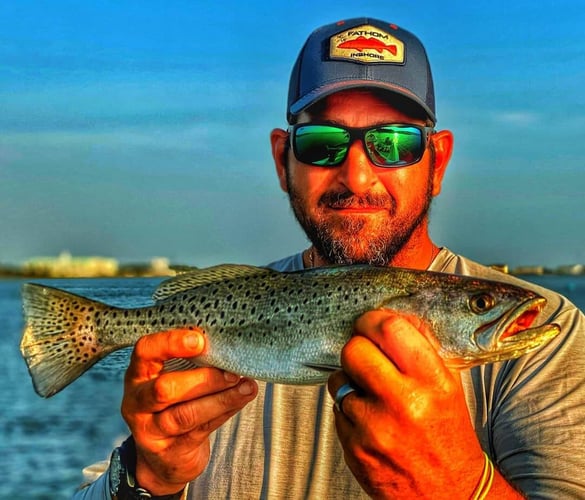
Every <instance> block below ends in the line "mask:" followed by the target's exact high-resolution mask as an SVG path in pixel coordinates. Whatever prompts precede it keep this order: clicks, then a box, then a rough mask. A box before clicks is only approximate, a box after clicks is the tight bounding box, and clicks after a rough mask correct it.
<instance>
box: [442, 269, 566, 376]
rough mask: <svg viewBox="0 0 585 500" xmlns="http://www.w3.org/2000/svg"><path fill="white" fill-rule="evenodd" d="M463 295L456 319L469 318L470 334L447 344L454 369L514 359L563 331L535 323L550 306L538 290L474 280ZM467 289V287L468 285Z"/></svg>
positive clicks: (444, 345)
mask: <svg viewBox="0 0 585 500" xmlns="http://www.w3.org/2000/svg"><path fill="white" fill-rule="evenodd" d="M471 284H472V285H474V286H471V287H467V293H465V294H460V295H459V297H458V304H457V306H456V307H455V310H456V311H457V310H459V312H460V313H461V316H459V315H458V314H457V313H456V314H455V315H454V316H455V318H457V317H459V318H462V317H463V318H467V320H463V321H460V322H459V324H460V325H461V324H464V325H465V326H464V328H466V332H465V333H466V335H464V336H461V335H460V336H459V341H454V342H452V343H450V344H449V343H447V344H445V343H443V347H444V350H445V352H444V353H443V354H444V358H445V360H446V364H448V365H449V366H450V367H453V368H469V367H472V366H476V365H480V364H485V363H493V362H496V361H502V360H507V359H514V358H517V357H519V356H521V355H523V354H526V353H528V352H531V351H533V350H535V349H537V348H539V347H540V346H542V345H543V344H545V343H546V342H548V341H549V340H551V339H552V338H554V337H555V336H556V335H558V333H559V332H560V327H559V326H558V325H556V324H542V325H540V326H532V325H533V323H534V322H535V320H536V319H537V317H538V316H539V314H540V313H541V311H542V310H543V309H544V307H545V305H546V302H547V301H546V299H545V298H544V297H542V296H540V295H538V294H537V293H535V292H533V291H531V290H527V289H524V288H521V287H517V286H514V285H509V284H506V283H496V282H483V281H481V280H477V281H475V282H474V281H472V282H471ZM464 289H465V287H464Z"/></svg>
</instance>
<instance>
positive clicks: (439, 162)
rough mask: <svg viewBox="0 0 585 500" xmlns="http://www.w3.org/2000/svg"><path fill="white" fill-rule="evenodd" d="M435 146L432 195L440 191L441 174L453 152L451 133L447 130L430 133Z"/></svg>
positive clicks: (443, 172)
mask: <svg viewBox="0 0 585 500" xmlns="http://www.w3.org/2000/svg"><path fill="white" fill-rule="evenodd" d="M431 141H432V142H433V146H434V148H435V169H434V172H433V196H437V195H438V194H439V193H440V192H441V185H442V183H443V176H444V175H445V171H446V170H447V165H448V164H449V160H450V159H451V153H452V152H453V134H452V133H451V132H450V131H449V130H441V131H440V132H437V133H435V134H433V135H431Z"/></svg>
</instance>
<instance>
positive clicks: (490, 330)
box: [21, 265, 558, 397]
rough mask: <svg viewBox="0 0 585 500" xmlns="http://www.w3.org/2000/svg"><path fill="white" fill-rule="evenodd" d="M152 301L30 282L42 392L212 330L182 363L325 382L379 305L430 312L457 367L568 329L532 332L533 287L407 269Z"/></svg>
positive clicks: (247, 278) (311, 273) (174, 290)
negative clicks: (120, 301) (101, 363)
mask: <svg viewBox="0 0 585 500" xmlns="http://www.w3.org/2000/svg"><path fill="white" fill-rule="evenodd" d="M153 298H154V300H155V301H156V302H155V304H154V305H151V306H148V307H142V308H134V309H123V308H118V307H113V306H109V305H107V304H102V303H100V302H96V301H93V300H90V299H87V298H84V297H79V296H76V295H73V294H71V293H68V292H65V291H62V290H58V289H53V288H50V287H45V286H41V285H33V284H26V285H25V286H24V288H23V306H24V313H25V329H24V333H23V338H22V341H21V353H22V355H23V357H24V359H25V361H26V362H27V365H28V368H29V372H30V374H31V376H32V378H33V383H34V386H35V389H36V390H37V392H38V393H39V394H40V395H42V396H45V397H48V396H50V395H52V394H54V393H56V392H58V391H59V390H61V389H62V388H63V387H65V386H66V385H67V384H69V383H70V382H71V381H72V380H74V379H75V378H77V377H78V376H80V375H81V374H82V373H84V372H85V371H86V370H87V369H88V368H89V367H91V366H92V365H93V364H94V363H95V362H97V361H98V360H99V359H101V358H103V357H104V356H106V355H107V354H109V353H110V352H112V351H114V350H117V349H120V348H122V347H127V346H130V345H133V344H134V343H135V342H136V341H137V340H138V339H139V338H140V337H142V336H144V335H147V334H149V333H153V332H158V331H164V330H169V329H175V328H196V327H197V328H201V329H202V330H203V331H204V332H205V335H206V349H205V353H204V354H202V355H201V356H198V357H197V358H196V359H194V360H191V361H189V363H186V364H184V365H183V366H190V365H191V364H192V362H194V363H196V364H197V365H209V366H215V367H218V368H221V369H225V370H229V371H232V372H235V373H238V374H241V375H245V376H249V377H253V378H257V379H261V380H267V381H271V382H279V383H287V384H317V383H324V382H325V381H326V380H327V377H328V375H329V374H330V373H331V371H332V370H335V369H338V368H339V355H340V352H341V349H342V347H343V345H344V344H345V343H346V342H347V341H348V339H349V338H350V336H351V334H352V325H353V322H354V321H355V319H356V318H357V317H358V316H360V315H361V314H363V313H364V312H366V311H368V310H372V309H377V308H383V307H385V308H390V309H395V310H397V311H402V312H407V313H411V314H416V315H417V316H419V317H420V318H421V319H423V321H424V322H425V323H426V324H428V325H429V327H430V329H431V330H432V332H433V333H434V335H435V337H436V338H435V340H436V343H437V348H438V350H439V354H440V355H441V356H442V357H443V358H444V359H445V360H446V362H448V363H450V364H451V365H452V366H453V367H458V368H462V367H468V366H473V365H476V364H480V363H485V362H492V361H497V360H499V359H509V358H511V357H517V356H519V355H521V354H522V353H524V352H528V351H530V350H532V349H535V348H537V347H538V346H540V345H541V344H542V343H544V342H545V341H547V340H549V339H550V338H552V337H554V335H556V334H557V333H558V327H556V325H543V326H542V327H540V328H528V326H529V325H530V323H531V322H532V320H533V319H534V318H535V317H536V315H537V314H538V311H540V309H541V308H542V306H543V304H544V299H543V298H542V297H539V296H537V295H536V294H535V293H533V292H531V291H528V290H525V289H522V288H518V287H515V286H512V285H508V284H503V283H497V282H491V281H486V280H478V279H475V278H468V277H462V276H456V275H449V274H444V273H433V272H429V271H415V270H408V269H400V268H379V267H372V266H339V267H329V268H319V269H311V270H305V271H298V272H289V273H281V272H277V271H272V270H269V269H266V268H256V267H252V266H240V265H221V266H215V267H213V268H209V269H202V270H197V271H194V272H191V273H187V274H185V275H181V276H178V277H177V278H173V279H170V280H168V281H166V282H163V283H162V284H161V286H160V287H159V288H158V290H157V291H156V293H155V294H154V297H153ZM506 332H508V333H507V335H508V336H509V339H508V340H507V341H506V342H504V341H500V337H501V336H502V335H503V334H505V333H506ZM512 333H513V334H512ZM171 365H172V363H170V364H169V366H171ZM177 366H181V363H178V365H177Z"/></svg>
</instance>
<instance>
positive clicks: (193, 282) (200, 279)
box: [152, 264, 276, 302]
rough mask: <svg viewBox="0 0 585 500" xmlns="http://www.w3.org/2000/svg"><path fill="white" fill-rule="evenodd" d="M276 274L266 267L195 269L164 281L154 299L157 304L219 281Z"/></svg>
mask: <svg viewBox="0 0 585 500" xmlns="http://www.w3.org/2000/svg"><path fill="white" fill-rule="evenodd" d="M275 272H276V271H272V270H271V269H268V268H265V267H255V266H247V265H243V264H221V265H219V266H213V267H207V268H205V269H195V270H193V271H189V272H187V273H185V274H180V275H179V276H176V277H174V278H171V279H168V280H165V281H163V282H162V283H161V284H160V285H159V287H158V288H157V289H156V291H155V292H154V295H153V296H152V298H153V300H154V301H155V302H160V301H161V300H164V299H167V298H169V297H171V296H173V295H175V294H177V293H179V292H184V291H186V290H190V289H192V288H197V287H199V286H203V285H210V284H212V283H217V282H218V281H225V280H232V279H235V278H243V277H246V276H261V275H263V274H272V273H275Z"/></svg>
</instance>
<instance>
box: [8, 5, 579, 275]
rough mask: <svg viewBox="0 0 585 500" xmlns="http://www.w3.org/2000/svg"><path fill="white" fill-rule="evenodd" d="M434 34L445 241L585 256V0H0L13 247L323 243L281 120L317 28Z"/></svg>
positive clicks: (223, 254) (258, 256)
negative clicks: (347, 23)
mask: <svg viewBox="0 0 585 500" xmlns="http://www.w3.org/2000/svg"><path fill="white" fill-rule="evenodd" d="M362 15H365V16H371V17H376V18H380V19H383V20H385V21H388V22H392V23H395V24H398V25H400V26H401V27H403V28H405V29H407V30H409V31H412V32H413V33H415V34H416V35H417V36H418V37H419V38H420V39H421V40H422V41H423V43H424V44H425V47H426V49H427V52H428V55H429V58H430V61H431V66H432V71H433V75H434V79H435V95H436V100H437V117H438V123H437V128H438V129H449V130H451V131H452V132H453V133H454V135H455V151H454V154H453V157H452V160H451V163H450V166H449V169H448V171H447V174H446V177H445V180H444V183H443V191H442V193H441V194H440V196H439V197H438V198H436V199H435V201H434V203H433V207H432V211H431V234H432V237H433V239H434V240H435V241H436V243H437V244H439V245H442V246H447V247H448V248H450V249H451V250H453V251H455V252H457V253H461V254H463V255H466V256H467V257H469V258H472V259H474V260H477V261H480V262H482V263H486V264H490V263H508V264H509V265H511V266H517V265H520V264H527V265H528V264H542V265H545V266H549V267H555V266H558V265H561V264H572V263H585V195H584V188H585V168H584V161H583V154H582V150H583V146H584V142H585V132H584V131H585V92H583V86H584V85H585V40H584V39H583V23H584V21H585V13H584V12H583V9H582V4H581V2H580V1H579V0H573V1H556V2H554V1H547V0H540V1H539V2H534V1H525V0H520V1H515V2H510V1H509V0H507V1H503V0H493V1H490V2H469V1H467V0H465V1H449V2H436V1H433V2H430V1H423V0H419V1H418V2H402V3H401V2H380V1H369V0H361V1H360V2H357V1H352V2H349V1H344V0H335V1H329V0H326V1H313V2H301V1H290V2H273V1H257V2H254V1H250V2H242V1H235V0H224V1H222V2H197V1H193V0H191V1H172V0H160V1H157V0H140V1H119V0H117V1H113V0H112V1H108V0H102V1H97V0H85V1H83V2H79V1H65V0H52V1H51V2H46V1H41V0H38V1H30V0H18V1H15V2H9V1H3V2H0V263H20V262H23V261H26V260H28V259H30V258H33V257H37V256H44V255H57V254H59V253H60V252H62V251H69V252H71V253H72V254H73V255H78V256H81V255H102V256H107V257H115V258H118V259H120V260H121V261H124V262H142V261H146V260H149V259H151V258H153V257H159V256H163V257H168V258H169V259H170V260H171V261H172V262H174V263H181V264H191V265H198V266H206V265H213V264H218V263H222V262H240V263H250V264H256V265H262V264H266V263H268V262H271V261H273V260H276V259H278V258H280V257H283V256H285V255H289V254H291V253H294V252H297V251H300V250H302V249H303V248H306V246H307V242H306V239H305V237H304V235H303V233H302V232H301V230H300V229H299V228H298V226H297V224H296V222H295V220H294V217H293V216H292V215H291V211H290V208H289V204H288V198H287V196H286V195H285V194H284V193H282V192H281V191H280V189H279V186H278V182H277V178H276V174H275V171H274V166H273V163H272V159H271V155H270V144H269V132H270V130H271V129H272V128H274V127H286V121H285V107H286V96H287V87H288V79H289V75H290V70H291V68H292V65H293V63H294V60H295V58H296V56H297V54H298V52H299V50H300V48H301V46H302V44H303V43H304V41H305V39H306V37H307V36H308V35H309V33H310V32H311V31H312V30H313V29H315V28H317V27H319V26H321V25H323V24H327V23H330V22H334V21H337V20H340V19H344V18H351V17H358V16H362Z"/></svg>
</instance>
